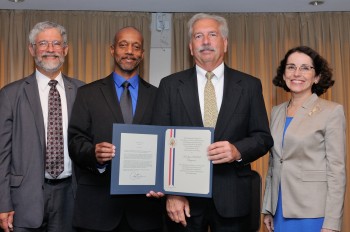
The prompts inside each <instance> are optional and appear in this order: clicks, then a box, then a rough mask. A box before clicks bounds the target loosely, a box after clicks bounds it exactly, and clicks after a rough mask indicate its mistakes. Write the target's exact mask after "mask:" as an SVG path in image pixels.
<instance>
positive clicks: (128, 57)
mask: <svg viewBox="0 0 350 232" xmlns="http://www.w3.org/2000/svg"><path fill="white" fill-rule="evenodd" d="M139 59H140V58H137V57H135V56H123V57H122V60H139Z"/></svg>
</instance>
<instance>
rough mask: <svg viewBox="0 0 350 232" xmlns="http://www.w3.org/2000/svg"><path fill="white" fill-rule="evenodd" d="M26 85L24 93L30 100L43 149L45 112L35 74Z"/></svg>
mask: <svg viewBox="0 0 350 232" xmlns="http://www.w3.org/2000/svg"><path fill="white" fill-rule="evenodd" d="M26 84H27V85H26V86H25V87H24V91H25V94H26V96H27V98H28V102H29V104H30V108H31V109H32V112H33V114H34V118H35V125H36V128H37V130H38V135H39V138H40V143H41V145H42V147H45V124H44V118H43V111H42V109H41V103H40V97H39V89H38V84H37V81H36V78H35V74H34V73H33V74H32V75H31V76H30V77H28V79H27V80H26Z"/></svg>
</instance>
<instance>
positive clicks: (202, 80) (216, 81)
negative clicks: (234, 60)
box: [196, 63, 225, 122]
mask: <svg viewBox="0 0 350 232" xmlns="http://www.w3.org/2000/svg"><path fill="white" fill-rule="evenodd" d="M224 69H225V66H224V63H222V64H220V65H219V66H218V67H217V68H216V69H214V70H212V71H211V72H213V73H214V74H215V76H214V77H213V78H212V79H211V81H212V83H213V85H214V89H215V96H216V105H217V107H218V112H220V108H221V103H222V97H223V94H224ZM196 70H197V83H198V97H199V105H200V107H201V113H202V120H203V122H204V87H205V84H206V83H207V78H206V77H205V74H206V73H207V71H206V70H204V69H202V68H201V67H199V66H198V65H196Z"/></svg>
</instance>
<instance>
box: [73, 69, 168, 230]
mask: <svg viewBox="0 0 350 232" xmlns="http://www.w3.org/2000/svg"><path fill="white" fill-rule="evenodd" d="M155 96H156V88H155V87H154V86H152V85H150V84H149V83H147V82H146V81H144V80H143V79H141V78H140V83H139V92H138V99H137V106H136V111H135V116H134V119H133V124H150V123H151V118H152V110H153V103H154V100H155ZM123 122H124V121H123V116H122V113H121V109H120V106H119V101H118V97H117V94H116V89H115V85H114V81H113V75H112V74H111V75H109V76H108V77H106V78H104V79H101V80H98V81H95V82H93V83H90V84H88V85H85V86H83V87H82V88H80V89H79V90H78V94H77V98H76V102H75V104H74V107H73V113H72V118H71V121H70V125H69V129H68V132H69V151H70V155H71V157H72V159H73V161H74V162H75V163H76V164H77V165H78V166H79V177H78V190H77V197H76V203H75V210H74V219H73V224H74V225H75V226H78V227H82V228H87V229H93V230H112V229H113V228H115V227H117V225H118V224H119V221H120V219H121V217H122V215H123V213H125V215H126V217H127V220H128V222H129V224H130V225H131V226H132V227H134V229H137V230H151V229H155V228H159V227H160V226H161V218H160V217H161V214H160V209H161V208H160V200H159V199H154V198H147V197H146V196H145V195H125V196H111V195H110V175H111V170H110V168H111V165H110V164H109V163H108V164H107V166H106V170H105V172H103V173H99V172H98V170H97V166H96V164H97V161H96V158H95V144H97V143H100V142H109V143H112V126H113V123H123Z"/></svg>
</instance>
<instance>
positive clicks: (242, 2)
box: [0, 0, 350, 13]
mask: <svg viewBox="0 0 350 232" xmlns="http://www.w3.org/2000/svg"><path fill="white" fill-rule="evenodd" d="M308 2H309V0H289V1H286V0H25V1H24V2H20V3H14V2H10V1H8V0H0V9H30V10H97V11H144V12H164V13H171V12H320V11H350V0H324V4H322V5H318V6H312V5H309V4H308Z"/></svg>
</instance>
